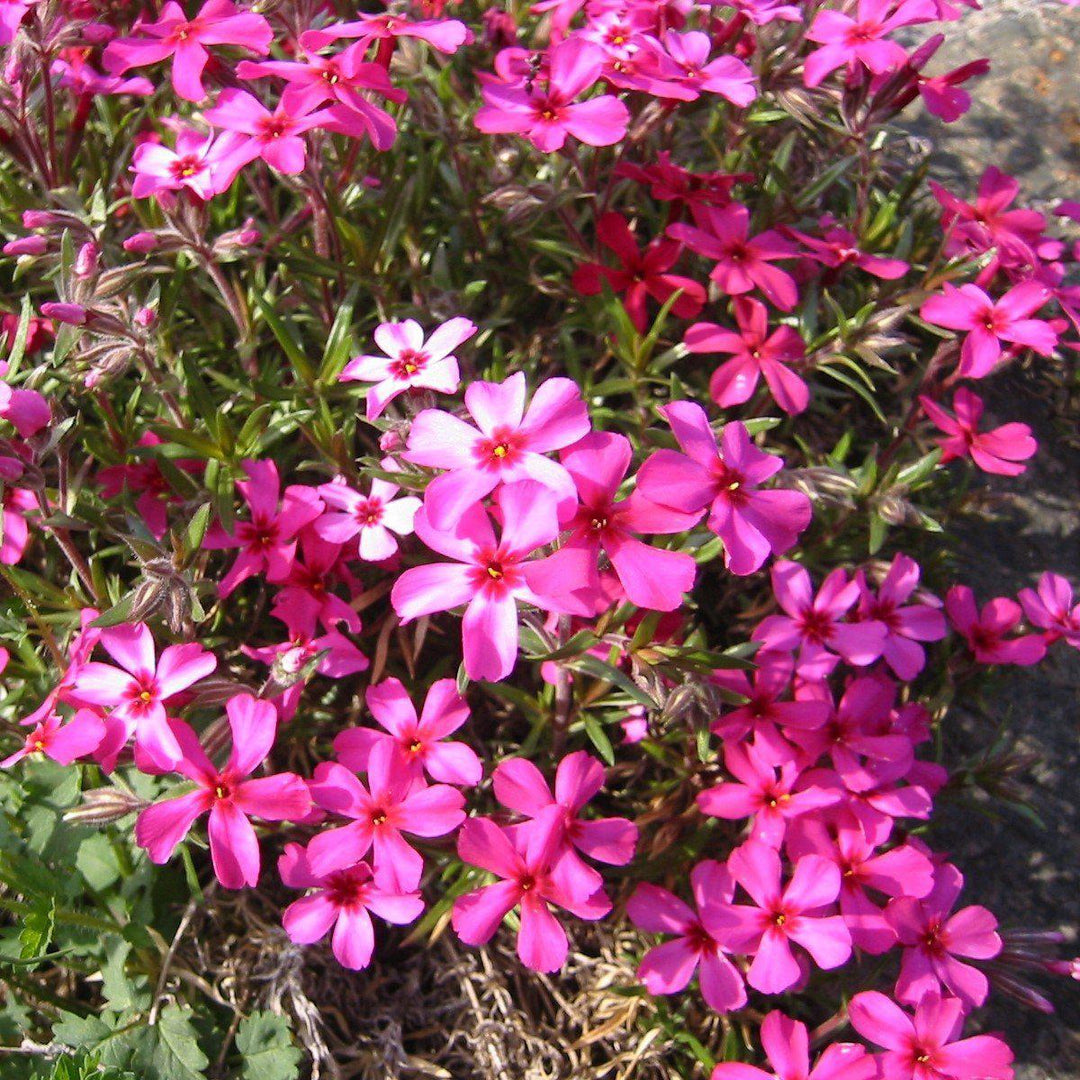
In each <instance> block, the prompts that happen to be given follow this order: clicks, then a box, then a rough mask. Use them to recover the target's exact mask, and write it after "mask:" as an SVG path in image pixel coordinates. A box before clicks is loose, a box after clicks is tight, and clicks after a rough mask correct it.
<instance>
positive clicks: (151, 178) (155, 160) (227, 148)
mask: <svg viewBox="0 0 1080 1080" xmlns="http://www.w3.org/2000/svg"><path fill="white" fill-rule="evenodd" d="M243 142H244V140H243V138H241V137H240V136H239V135H236V134H235V133H232V132H226V133H224V134H218V135H215V134H210V135H204V134H203V133H202V132H199V131H195V130H194V129H192V128H184V129H182V130H181V131H179V132H178V133H177V136H176V149H175V150H170V149H169V148H168V147H167V146H165V145H163V144H162V143H158V142H143V143H140V144H139V145H138V146H137V147H136V148H135V153H134V155H133V157H132V159H131V171H132V172H133V173H135V180H134V181H133V182H132V185H131V194H132V195H133V196H134V197H135V198H136V199H145V198H147V197H148V196H150V195H156V196H159V197H160V196H162V195H163V194H167V193H169V192H173V191H180V190H181V189H183V188H186V189H187V190H188V191H190V192H191V193H192V194H193V195H197V196H198V197H199V198H200V199H210V198H212V197H213V196H214V195H217V194H219V193H220V192H222V191H224V190H225V189H226V188H227V187H228V186H229V183H231V182H232V178H233V176H234V175H235V170H234V169H232V168H231V166H230V165H229V162H230V161H231V159H232V155H233V154H234V153H235V152H236V150H237V149H238V148H239V147H240V145H241V144H242V143H243ZM163 201H164V200H163Z"/></svg>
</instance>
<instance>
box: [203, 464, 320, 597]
mask: <svg viewBox="0 0 1080 1080" xmlns="http://www.w3.org/2000/svg"><path fill="white" fill-rule="evenodd" d="M244 472H246V473H247V475H248V479H247V480H241V481H239V482H238V483H237V485H236V487H237V489H238V490H239V492H240V494H241V495H242V496H243V497H244V501H245V502H246V503H247V504H248V506H249V507H250V508H251V520H250V521H238V522H236V524H235V526H234V527H233V531H232V532H231V533H227V532H225V530H224V529H222V528H221V527H220V526H219V527H217V528H214V529H211V530H210V532H208V533H207V535H206V539H205V540H204V541H203V546H204V547H207V548H211V549H214V548H232V547H238V548H240V554H239V555H238V556H237V557H236V561H235V562H234V563H233V564H232V567H231V568H230V569H229V572H228V573H227V574H226V575H225V577H224V578H222V580H221V582H220V583H219V584H218V595H219V596H221V597H226V596H228V595H229V593H231V592H232V591H233V589H235V588H236V586H237V585H239V584H240V583H241V582H242V581H246V580H247V579H248V578H249V577H251V576H252V575H253V574H266V576H267V579H268V580H270V581H283V580H284V579H285V578H286V577H288V574H289V570H290V568H291V566H292V562H293V559H294V558H295V556H296V534H297V533H298V532H299V531H300V530H301V529H302V528H303V527H304V526H305V525H308V524H310V523H311V522H312V521H314V520H315V519H316V518H317V517H318V516H319V515H320V514H321V513H322V510H323V504H322V501H321V500H320V499H319V496H318V494H317V493H316V492H315V490H314V488H309V487H303V486H301V485H298V484H297V485H293V486H290V487H287V488H286V489H285V494H284V497H282V498H281V501H280V505H279V494H280V492H281V480H280V479H279V477H278V471H277V466H276V465H275V464H274V463H273V462H272V461H245V462H244Z"/></svg>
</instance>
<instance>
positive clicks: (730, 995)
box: [626, 859, 746, 1013]
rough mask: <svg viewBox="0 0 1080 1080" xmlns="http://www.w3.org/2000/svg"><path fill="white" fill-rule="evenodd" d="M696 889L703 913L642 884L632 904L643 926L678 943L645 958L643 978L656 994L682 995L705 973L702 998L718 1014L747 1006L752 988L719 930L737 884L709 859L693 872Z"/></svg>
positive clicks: (631, 910) (641, 970) (632, 911)
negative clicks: (716, 924) (717, 922)
mask: <svg viewBox="0 0 1080 1080" xmlns="http://www.w3.org/2000/svg"><path fill="white" fill-rule="evenodd" d="M690 891H691V893H692V894H693V897H694V904H695V905H696V907H697V911H696V912H695V911H693V910H692V909H691V908H690V907H689V906H687V905H686V904H684V903H683V902H682V901H681V900H680V899H679V898H678V897H677V896H675V895H674V894H673V893H670V892H668V890H667V889H661V888H660V887H659V886H658V885H650V884H648V883H644V884H641V885H638V887H637V888H636V889H635V890H634V895H633V896H631V897H630V901H629V903H628V904H627V905H626V914H627V915H629V916H630V919H631V920H632V921H633V923H634V925H635V926H636V927H637V928H638V929H639V930H644V931H645V932H646V933H649V934H674V935H676V936H675V938H674V939H673V940H672V941H666V942H664V944H662V945H656V946H654V947H653V948H651V949H649V951H648V952H647V953H646V954H645V956H644V957H643V958H642V961H641V966H640V967H639V968H638V978H639V979H641V981H642V982H643V983H644V984H645V986H646V988H647V989H648V991H649V993H650V994H654V995H657V994H677V993H679V992H680V991H681V990H684V989H685V988H686V985H687V983H689V982H690V980H691V979H692V978H693V975H694V972H695V970H698V971H699V975H698V981H699V983H700V986H701V996H702V997H703V998H704V999H705V1002H706V1004H707V1005H708V1006H709V1007H710V1008H712V1009H715V1010H716V1011H717V1012H720V1013H726V1012H732V1011H733V1010H735V1009H741V1008H742V1007H743V1006H744V1005H745V1004H746V987H745V986H744V985H743V980H742V975H740V974H739V970H738V968H736V967H735V965H734V964H733V963H732V962H731V961H730V960H729V959H728V958H727V956H726V955H724V946H723V942H722V939H721V935H719V934H717V933H714V932H713V931H712V930H711V929H710V927H711V926H712V924H713V921H714V918H715V913H716V911H717V910H718V909H720V908H722V907H724V906H725V905H727V904H730V903H731V899H732V897H733V896H734V894H735V883H734V882H733V881H732V880H731V875H730V874H729V873H728V872H727V867H725V866H724V865H723V864H722V863H718V862H715V861H714V860H712V859H705V860H703V861H701V862H699V863H697V864H696V865H695V866H694V869H693V870H691V871H690Z"/></svg>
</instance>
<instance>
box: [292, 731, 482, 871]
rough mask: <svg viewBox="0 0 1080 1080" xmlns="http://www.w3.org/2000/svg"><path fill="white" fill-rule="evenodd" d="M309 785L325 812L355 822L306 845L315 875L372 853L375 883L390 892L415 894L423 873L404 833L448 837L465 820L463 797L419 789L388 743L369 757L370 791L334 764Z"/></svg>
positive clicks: (440, 788) (448, 790)
mask: <svg viewBox="0 0 1080 1080" xmlns="http://www.w3.org/2000/svg"><path fill="white" fill-rule="evenodd" d="M309 786H310V788H311V796H312V798H313V799H314V800H315V802H316V804H317V805H319V806H321V807H322V809H324V810H329V811H330V812H331V813H334V814H337V815H338V816H340V817H347V818H352V819H353V820H352V822H351V824H349V825H342V826H341V827H339V828H336V829H328V830H326V831H325V832H321V833H319V835H318V836H316V837H315V838H314V839H313V840H312V841H311V843H310V844H308V849H307V857H308V865H309V866H310V867H311V870H312V872H313V873H315V874H319V875H320V876H321V875H325V874H329V873H331V872H332V871H334V870H344V869H345V868H346V867H349V866H353V865H354V864H356V863H358V862H359V861H360V860H361V859H362V858H363V857H364V856H365V855H366V854H367V853H368V851H369V850H370V849H372V848H374V852H375V880H376V883H377V884H378V885H379V886H380V887H381V888H385V889H387V890H389V891H390V892H412V891H413V890H414V889H415V888H416V887H417V885H419V884H420V878H421V876H422V875H423V873H424V860H423V857H422V856H421V855H420V852H418V851H417V850H416V849H415V848H414V847H412V846H410V845H409V843H408V842H407V841H406V840H405V836H404V835H403V834H405V833H408V834H409V835H410V836H422V837H432V836H445V835H446V834H447V833H449V832H453V831H454V829H456V828H457V827H458V826H459V825H460V824H461V823H462V822H463V821H464V820H465V813H464V811H463V809H462V807H464V805H465V798H464V796H463V795H462V794H461V792H460V791H458V790H457V789H456V788H452V787H450V786H449V785H447V784H432V785H431V786H430V787H423V786H416V785H415V784H414V783H413V777H412V775H411V774H410V772H409V771H408V770H406V769H405V768H404V767H403V763H402V762H401V761H400V759H399V758H398V756H397V753H396V748H395V747H394V746H392V745H391V744H390V743H389V742H388V741H387V742H380V743H378V744H377V745H376V746H374V747H372V749H371V753H370V754H369V755H368V786H367V787H366V788H365V787H364V785H363V784H361V783H360V781H359V780H358V779H357V778H356V776H355V775H354V774H353V773H352V772H351V771H350V770H349V769H346V768H345V766H344V765H338V764H336V763H335V762H331V761H324V762H322V763H321V764H320V765H318V766H317V767H316V769H315V779H314V780H313V781H311V783H310V785H309Z"/></svg>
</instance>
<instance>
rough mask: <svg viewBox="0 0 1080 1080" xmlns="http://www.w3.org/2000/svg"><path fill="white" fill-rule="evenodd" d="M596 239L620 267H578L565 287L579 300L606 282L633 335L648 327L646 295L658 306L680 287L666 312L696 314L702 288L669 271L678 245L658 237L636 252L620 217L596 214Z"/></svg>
mask: <svg viewBox="0 0 1080 1080" xmlns="http://www.w3.org/2000/svg"><path fill="white" fill-rule="evenodd" d="M596 236H597V239H598V240H599V241H600V243H601V244H603V245H604V247H606V248H608V249H610V250H611V251H613V252H614V253H615V256H616V257H617V258H618V260H619V263H620V266H619V268H618V269H615V268H613V267H610V266H604V265H603V263H583V264H582V265H581V266H579V267H578V268H577V269H576V270H575V271H574V276H573V278H572V279H571V284H572V285H573V286H574V288H575V289H576V290H577V291H578V292H579V293H580V294H581V295H582V296H596V295H598V294H599V293H600V292H602V291H603V282H604V281H607V283H608V284H609V285H610V286H611V289H612V291H613V292H616V293H622V294H623V307H625V308H626V313H627V315H629V316H630V321H631V322H632V323H633V324H634V326H635V327H636V328H637V330H638V332H639V333H644V332H645V330H646V328H647V327H648V325H649V319H648V312H647V310H646V304H645V300H646V297H649V296H651V297H652V298H653V299H654V300H655V301H656V302H657V303H659V304H664V303H666V302H667V301H668V300H669V299H670V298H671V296H672V294H674V293H676V292H678V291H679V290H680V289H681V290H682V295H681V296H680V297H679V298H678V299H677V300H676V301H675V303H674V304H673V305H672V308H671V312H672V314H673V315H675V316H677V317H678V318H680V319H692V318H694V316H695V315H697V313H698V312H699V311H700V310H701V305H702V304H704V303H705V289H704V287H703V286H701V285H699V284H698V283H697V282H696V281H694V280H692V279H691V278H688V277H682V276H681V275H679V274H672V273H669V271H670V270H671V268H672V267H673V266H674V265H675V263H676V261H677V260H678V258H679V255H680V253H681V252H682V244H680V243H679V242H678V241H677V240H667V239H664V238H663V237H659V238H657V239H655V240H652V241H650V243H649V244H647V245H646V247H645V249H644V251H641V250H639V249H638V245H637V241H636V240H635V239H634V234H633V233H632V232H631V231H630V226H629V225H628V224H627V222H626V218H624V217H623V216H622V214H616V213H614V212H611V213H607V214H602V215H601V216H600V218H599V219H598V220H597V222H596Z"/></svg>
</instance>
